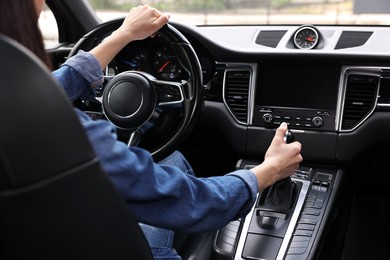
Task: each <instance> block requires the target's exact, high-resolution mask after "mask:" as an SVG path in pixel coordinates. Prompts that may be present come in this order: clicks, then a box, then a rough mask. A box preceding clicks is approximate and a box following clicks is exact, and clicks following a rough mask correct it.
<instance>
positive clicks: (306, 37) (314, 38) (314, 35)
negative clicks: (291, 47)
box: [294, 26, 319, 50]
mask: <svg viewBox="0 0 390 260" xmlns="http://www.w3.org/2000/svg"><path fill="white" fill-rule="evenodd" d="M318 40H319V34H318V32H317V30H316V29H315V28H313V27H311V26H303V27H301V28H299V29H298V30H297V32H296V33H295V34H294V44H295V46H296V47H297V48H299V49H306V50H308V49H313V48H314V47H316V45H317V43H318Z"/></svg>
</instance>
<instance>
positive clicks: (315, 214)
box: [302, 208, 320, 216]
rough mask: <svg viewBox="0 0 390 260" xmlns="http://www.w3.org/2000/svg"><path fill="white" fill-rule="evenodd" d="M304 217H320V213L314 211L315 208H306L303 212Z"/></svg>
mask: <svg viewBox="0 0 390 260" xmlns="http://www.w3.org/2000/svg"><path fill="white" fill-rule="evenodd" d="M302 215H311V216H319V215H320V211H319V210H316V209H313V208H305V209H304V210H303V211H302Z"/></svg>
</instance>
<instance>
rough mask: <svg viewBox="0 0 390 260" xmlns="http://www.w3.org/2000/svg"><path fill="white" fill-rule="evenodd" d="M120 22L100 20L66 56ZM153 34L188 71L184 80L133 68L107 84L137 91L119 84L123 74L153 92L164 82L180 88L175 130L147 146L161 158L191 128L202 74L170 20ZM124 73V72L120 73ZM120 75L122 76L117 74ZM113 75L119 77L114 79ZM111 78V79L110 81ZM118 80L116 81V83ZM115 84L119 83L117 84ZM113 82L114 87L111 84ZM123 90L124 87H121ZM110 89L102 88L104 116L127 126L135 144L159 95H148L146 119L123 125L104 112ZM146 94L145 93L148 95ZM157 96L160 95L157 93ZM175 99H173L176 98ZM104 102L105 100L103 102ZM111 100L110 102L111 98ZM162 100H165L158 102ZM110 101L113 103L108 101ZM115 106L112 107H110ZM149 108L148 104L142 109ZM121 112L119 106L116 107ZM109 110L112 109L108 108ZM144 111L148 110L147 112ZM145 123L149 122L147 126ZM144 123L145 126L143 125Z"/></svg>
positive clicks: (198, 106)
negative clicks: (164, 41) (165, 42)
mask: <svg viewBox="0 0 390 260" xmlns="http://www.w3.org/2000/svg"><path fill="white" fill-rule="evenodd" d="M122 22H123V18H121V19H116V20H112V21H109V22H106V23H103V24H101V25H99V26H98V27H96V28H95V29H93V30H91V31H90V32H89V33H88V34H86V35H85V36H83V37H82V38H81V39H80V40H79V41H78V42H77V43H76V44H75V46H74V47H73V48H72V50H71V51H70V53H69V57H72V56H74V55H75V54H77V52H78V51H79V50H84V51H89V50H91V49H92V48H94V47H95V46H96V45H98V44H99V43H100V42H101V41H102V40H103V39H104V38H105V37H106V36H108V35H109V34H111V33H112V32H113V31H114V30H116V29H117V28H118V27H119V26H120V25H121V24H122ZM156 36H161V37H165V38H166V39H168V41H169V42H170V44H171V46H172V48H173V50H174V52H175V55H176V57H177V59H178V61H179V62H180V64H181V66H182V67H183V69H185V70H186V71H187V74H188V75H189V77H188V79H187V80H186V81H184V82H183V81H182V82H174V83H172V82H168V81H162V80H157V79H155V78H154V77H153V76H152V75H150V74H148V73H146V72H135V71H127V72H124V73H123V74H122V73H120V74H118V75H116V76H114V78H113V79H111V80H110V81H109V82H108V84H107V87H109V86H110V85H111V86H112V85H114V89H120V90H121V91H118V92H119V93H123V92H126V93H127V92H130V93H134V92H136V93H138V92H139V90H140V91H141V92H143V90H142V88H141V87H136V88H135V89H136V91H133V90H130V91H128V87H127V85H128V84H127V82H126V87H123V77H125V81H127V80H128V81H129V82H130V85H134V84H135V83H134V80H133V77H136V78H138V79H139V80H136V81H142V82H146V84H147V85H148V88H157V92H158V93H160V92H161V88H163V86H164V88H166V86H169V88H172V84H173V86H174V88H177V89H178V90H179V92H180V95H181V97H182V101H180V102H178V103H179V105H180V109H181V112H180V114H181V116H180V118H179V123H178V127H177V128H176V130H175V132H174V133H172V134H171V135H170V137H169V138H168V139H167V140H164V142H163V143H161V144H156V146H155V147H153V148H151V149H149V152H150V153H151V154H152V156H153V158H154V159H156V160H161V159H162V158H163V157H165V156H166V155H167V154H169V153H171V152H172V151H173V150H175V148H176V147H177V145H178V144H179V143H180V141H182V140H183V139H185V138H186V137H187V136H188V134H189V133H190V132H191V130H192V129H193V127H194V125H195V123H196V121H197V118H198V116H199V112H200V109H201V107H202V104H203V78H202V70H201V66H200V62H199V60H198V57H197V55H196V53H195V51H194V49H193V48H192V46H191V44H190V43H189V41H188V40H187V39H186V38H185V36H184V35H183V34H182V33H181V32H179V31H178V30H177V29H176V28H175V27H173V26H172V25H171V24H167V25H165V26H163V27H162V28H161V29H160V30H159V31H158V32H157V33H156ZM124 74H126V75H124ZM119 77H122V78H119ZM117 78H119V80H118V81H116V80H117ZM111 82H114V83H111ZM118 82H120V83H118ZM118 85H120V86H122V87H119V88H118ZM115 86H116V87H115ZM122 90H124V91H122ZM146 92H148V93H149V94H150V93H152V95H156V92H155V91H154V90H153V89H151V90H148V91H146ZM111 94H112V91H111V93H110V91H107V90H106V89H104V91H103V99H102V105H103V111H104V115H105V117H106V118H107V119H108V120H109V121H111V122H112V123H113V124H114V125H115V126H116V127H117V128H118V129H121V128H122V129H131V131H132V135H131V138H130V140H129V145H138V143H139V139H140V137H139V135H141V138H142V136H143V134H144V131H148V129H149V128H151V127H153V126H150V122H151V121H152V120H151V118H154V112H156V110H157V108H158V109H161V106H160V103H159V102H160V101H161V99H159V96H158V95H157V98H156V97H152V98H151V101H150V102H151V103H153V102H154V101H153V99H154V98H156V104H155V106H154V107H153V110H154V111H153V112H152V113H151V114H150V115H147V116H146V118H147V119H146V120H143V119H142V120H140V122H141V123H140V125H139V126H132V125H130V126H129V125H126V126H125V127H123V126H122V125H118V122H116V121H115V120H113V119H112V118H111V117H110V115H109V113H110V112H107V111H108V110H109V106H108V108H107V105H106V104H107V103H110V102H107V99H108V97H109V96H110V98H111ZM148 98H149V97H148ZM160 98H161V96H160ZM176 101H177V100H176ZM106 102H107V103H106ZM111 103H112V102H111ZM162 103H164V104H166V103H165V102H162ZM112 104H113V103H112ZM134 109H135V110H137V109H136V108H131V109H130V110H131V111H132V112H134ZM114 110H116V109H114ZM146 110H147V111H149V112H150V107H149V108H148V109H146ZM116 111H121V112H120V113H122V112H123V110H116ZM111 112H112V111H111ZM149 112H148V113H149ZM125 113H128V114H127V115H125V116H123V114H121V117H126V116H127V117H128V115H129V114H131V113H130V111H129V109H127V108H126V109H125ZM148 123H149V126H148ZM145 126H146V127H145Z"/></svg>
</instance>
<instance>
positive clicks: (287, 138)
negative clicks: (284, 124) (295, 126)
mask: <svg viewBox="0 0 390 260" xmlns="http://www.w3.org/2000/svg"><path fill="white" fill-rule="evenodd" d="M283 141H285V142H286V143H287V144H289V143H292V142H294V141H295V136H294V134H293V133H292V132H291V130H290V129H288V130H287V131H286V134H285V135H284V137H283Z"/></svg>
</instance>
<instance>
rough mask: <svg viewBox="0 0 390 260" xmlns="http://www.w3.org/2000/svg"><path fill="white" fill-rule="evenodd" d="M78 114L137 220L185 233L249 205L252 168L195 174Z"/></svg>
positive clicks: (211, 226)
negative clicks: (164, 161)
mask: <svg viewBox="0 0 390 260" xmlns="http://www.w3.org/2000/svg"><path fill="white" fill-rule="evenodd" d="M76 112H77V114H78V116H79V118H80V120H81V122H82V124H83V126H84V128H85V129H86V131H87V135H88V137H89V139H90V141H91V143H92V146H93V148H94V151H95V153H96V155H97V157H98V158H99V160H100V162H101V164H102V167H103V169H104V170H105V171H106V173H107V174H108V176H109V178H110V180H111V181H112V182H113V184H114V186H115V187H116V188H117V189H118V190H119V192H120V194H121V195H122V196H123V197H124V198H125V200H126V202H127V204H128V206H129V207H130V209H131V211H132V212H133V214H134V215H135V217H136V219H137V220H138V221H139V222H142V223H145V224H149V225H154V226H160V227H164V228H169V229H175V230H181V231H185V232H200V231H207V230H215V229H218V228H220V227H223V226H225V225H226V224H227V223H228V222H230V221H232V220H233V219H236V218H237V217H239V216H242V217H243V216H245V215H246V214H248V212H249V211H250V209H251V207H252V206H253V204H254V202H255V200H256V194H257V180H256V177H255V175H254V174H253V173H252V172H250V171H248V170H239V171H235V172H232V173H229V174H227V175H225V176H216V177H209V178H196V177H195V176H192V175H189V174H187V173H186V172H184V171H182V170H181V169H179V168H178V167H174V166H171V165H167V164H159V163H155V162H154V161H153V158H152V156H151V155H150V153H149V152H148V151H146V150H144V149H141V148H138V147H130V148H129V147H127V145H126V144H124V143H122V142H120V141H117V137H116V132H115V131H116V130H115V128H114V127H113V126H112V125H111V124H110V123H109V122H107V121H105V120H91V119H90V118H89V117H88V116H87V115H85V114H84V113H82V112H81V111H79V110H77V109H76Z"/></svg>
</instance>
